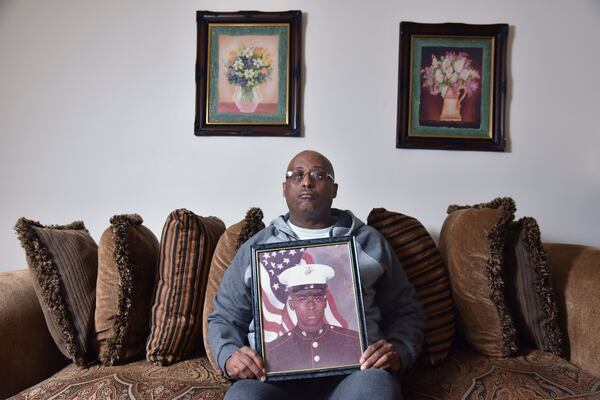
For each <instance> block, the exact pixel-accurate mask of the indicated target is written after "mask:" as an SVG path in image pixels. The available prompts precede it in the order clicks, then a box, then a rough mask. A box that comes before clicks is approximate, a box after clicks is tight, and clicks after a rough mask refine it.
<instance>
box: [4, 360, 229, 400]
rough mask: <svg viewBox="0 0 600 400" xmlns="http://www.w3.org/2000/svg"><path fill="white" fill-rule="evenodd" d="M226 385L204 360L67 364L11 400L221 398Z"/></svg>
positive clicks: (209, 399) (196, 399)
mask: <svg viewBox="0 0 600 400" xmlns="http://www.w3.org/2000/svg"><path fill="white" fill-rule="evenodd" d="M228 386H229V383H228V381H227V380H225V379H224V378H222V377H221V376H220V375H219V374H218V373H217V372H215V370H214V369H213V368H212V367H211V365H210V363H209V362H208V359H207V358H206V357H201V358H194V359H191V360H186V361H181V362H178V363H175V364H173V365H171V366H169V367H167V368H166V367H160V366H154V365H152V363H150V362H148V361H146V360H141V361H136V362H132V363H129V364H126V365H121V366H113V367H105V366H101V365H95V366H93V367H90V368H88V369H80V368H78V367H76V366H75V365H74V364H70V365H68V366H67V367H65V368H64V369H63V370H62V371H60V372H58V373H57V374H55V375H54V376H52V377H51V378H49V379H47V380H45V381H44V382H42V383H39V384H37V385H35V386H33V387H31V388H29V389H27V390H25V391H23V392H21V393H19V394H18V395H16V396H14V397H11V400H26V399H27V400H38V399H39V400H43V399H49V398H53V399H63V400H67V399H73V400H74V399H139V400H142V399H152V400H167V399H187V400H218V399H222V398H223V396H224V393H225V391H226V390H227V388H228Z"/></svg>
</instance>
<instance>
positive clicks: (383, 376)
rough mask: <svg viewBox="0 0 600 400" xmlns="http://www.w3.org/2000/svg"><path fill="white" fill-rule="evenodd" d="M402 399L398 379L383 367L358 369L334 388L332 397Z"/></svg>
mask: <svg viewBox="0 0 600 400" xmlns="http://www.w3.org/2000/svg"><path fill="white" fill-rule="evenodd" d="M368 398H373V399H402V398H403V397H402V390H401V388H400V384H399V382H398V380H397V379H396V378H395V377H394V376H393V375H392V374H390V373H389V372H387V371H386V370H383V369H378V368H370V369H366V370H362V371H356V372H354V373H352V374H351V375H349V376H348V377H346V378H345V379H344V380H343V381H342V382H341V383H340V384H339V385H338V387H337V388H336V389H335V390H334V392H333V395H332V396H331V399H340V400H341V399H368Z"/></svg>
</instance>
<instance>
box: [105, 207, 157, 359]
mask: <svg viewBox="0 0 600 400" xmlns="http://www.w3.org/2000/svg"><path fill="white" fill-rule="evenodd" d="M142 222H143V221H142V218H141V217H140V216H139V215H137V214H122V215H115V216H113V217H112V218H111V219H110V227H108V228H107V229H106V230H105V231H104V233H103V234H102V236H101V237H100V244H99V249H98V280H97V282H96V314H95V326H96V346H97V348H98V355H99V356H100V361H101V362H102V363H103V364H104V365H113V364H116V363H119V362H123V361H125V360H128V359H132V358H134V357H136V356H138V355H142V354H144V350H145V348H146V339H147V338H148V332H149V331H150V307H151V305H152V291H153V290H154V282H155V278H156V267H157V265H158V239H156V236H154V234H153V233H152V232H151V231H150V230H149V229H148V228H146V227H145V226H144V225H142Z"/></svg>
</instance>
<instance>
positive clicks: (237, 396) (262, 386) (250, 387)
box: [225, 379, 285, 400]
mask: <svg viewBox="0 0 600 400" xmlns="http://www.w3.org/2000/svg"><path fill="white" fill-rule="evenodd" d="M284 398H285V396H284V393H283V392H282V391H281V390H279V389H278V388H276V387H274V386H272V385H270V384H268V383H265V382H260V381H257V380H255V379H242V380H239V381H236V382H235V383H234V384H233V385H231V387H230V388H229V390H228V391H227V393H225V400H254V399H256V400H278V399H284Z"/></svg>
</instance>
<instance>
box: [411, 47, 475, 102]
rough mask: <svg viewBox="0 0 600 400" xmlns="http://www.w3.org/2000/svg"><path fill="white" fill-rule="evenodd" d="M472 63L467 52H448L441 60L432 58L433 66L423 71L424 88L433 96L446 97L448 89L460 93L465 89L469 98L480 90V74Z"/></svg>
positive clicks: (433, 56)
mask: <svg viewBox="0 0 600 400" xmlns="http://www.w3.org/2000/svg"><path fill="white" fill-rule="evenodd" d="M471 64H472V61H471V59H470V58H469V56H468V54H467V53H465V52H459V53H455V52H452V51H447V52H446V55H443V56H441V57H440V58H439V59H438V58H437V57H436V56H435V55H432V56H431V66H429V67H425V69H422V70H421V73H422V74H423V87H424V88H428V89H429V93H431V94H432V95H438V94H441V96H442V97H444V96H445V94H446V92H447V91H448V89H451V90H452V91H453V92H454V93H458V91H459V90H460V89H465V90H466V93H467V96H470V95H471V94H473V93H475V92H476V91H477V89H479V80H480V79H481V76H480V75H479V72H478V71H477V70H476V69H475V68H473V67H472V65H471Z"/></svg>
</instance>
